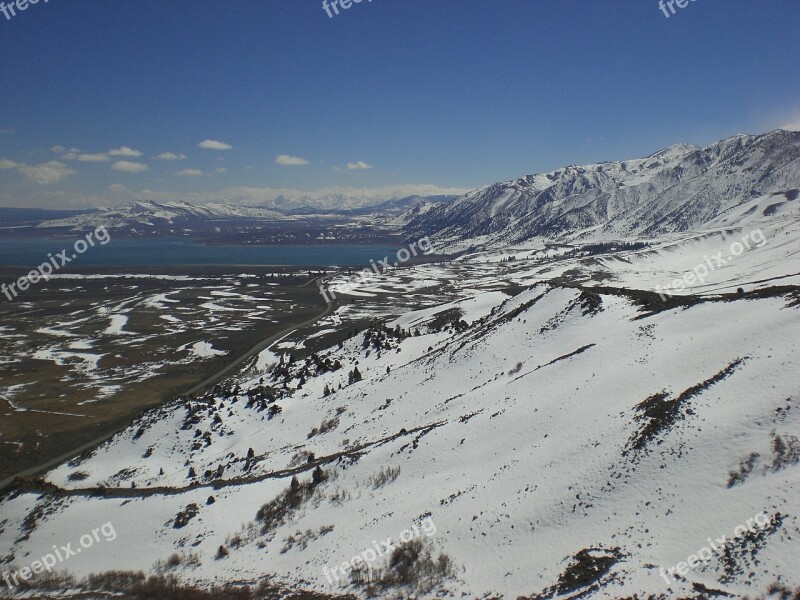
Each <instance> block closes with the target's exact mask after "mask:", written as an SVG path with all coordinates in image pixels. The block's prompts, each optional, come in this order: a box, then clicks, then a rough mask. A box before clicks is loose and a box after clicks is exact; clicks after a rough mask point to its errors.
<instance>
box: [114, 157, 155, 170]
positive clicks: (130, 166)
mask: <svg viewBox="0 0 800 600" xmlns="http://www.w3.org/2000/svg"><path fill="white" fill-rule="evenodd" d="M111 168H112V169H114V170H115V171H122V172H123V173H142V172H143V171H147V170H149V169H150V167H148V166H147V165H145V164H143V163H138V162H131V161H129V160H118V161H117V162H115V163H114V164H113V165H111Z"/></svg>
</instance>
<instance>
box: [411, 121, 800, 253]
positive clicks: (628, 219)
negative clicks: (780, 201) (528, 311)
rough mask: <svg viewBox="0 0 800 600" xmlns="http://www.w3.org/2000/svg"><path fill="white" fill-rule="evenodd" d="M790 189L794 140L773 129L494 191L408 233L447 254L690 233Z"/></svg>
mask: <svg viewBox="0 0 800 600" xmlns="http://www.w3.org/2000/svg"><path fill="white" fill-rule="evenodd" d="M798 187H800V132H796V131H795V132H791V131H785V130H780V129H779V130H776V131H773V132H771V133H767V134H764V135H756V136H749V135H737V136H735V137H732V138H729V139H726V140H722V141H720V142H717V143H715V144H712V145H710V146H708V147H707V148H698V147H695V146H690V145H685V144H679V145H675V146H671V147H669V148H666V149H665V150H662V151H660V152H656V153H655V154H653V155H651V156H648V157H646V158H640V159H633V160H626V161H619V162H606V163H600V164H594V165H586V166H569V167H565V168H562V169H558V170H556V171H552V172H550V173H541V174H538V175H528V176H527V177H522V178H520V179H516V180H513V181H506V182H501V183H495V184H494V185H490V186H488V187H486V188H482V189H479V190H475V191H472V192H469V193H467V194H465V195H463V196H461V197H459V198H458V199H456V200H454V201H452V202H449V203H446V204H443V205H440V206H436V207H432V208H430V209H429V210H426V211H420V212H419V214H417V215H410V222H409V224H408V226H407V232H408V234H409V236H410V237H414V236H417V237H418V236H420V235H429V236H431V237H435V238H436V239H438V240H439V241H440V243H441V244H442V245H443V246H446V247H448V248H450V249H451V250H458V249H465V248H467V247H470V246H484V247H489V248H491V247H501V246H502V245H504V244H516V243H520V242H522V241H525V240H531V239H549V240H562V241H564V240H578V239H581V240H589V239H592V240H607V239H620V238H629V237H633V236H645V237H646V236H654V235H657V234H663V233H670V232H679V231H687V230H691V229H697V228H700V227H702V226H703V225H704V224H705V223H706V222H708V221H710V220H711V219H714V218H715V217H717V216H718V215H720V214H722V213H724V212H725V211H729V210H733V209H735V207H736V206H738V205H740V204H741V203H743V202H746V201H748V200H751V199H753V198H754V197H757V196H765V195H768V194H770V193H773V192H783V191H786V190H789V189H794V188H798Z"/></svg>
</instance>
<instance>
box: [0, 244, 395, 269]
mask: <svg viewBox="0 0 800 600" xmlns="http://www.w3.org/2000/svg"><path fill="white" fill-rule="evenodd" d="M78 239H80V238H75V240H69V239H66V238H58V239H54V238H42V237H7V238H2V237H0V265H3V266H8V267H24V268H28V267H30V268H33V267H35V266H37V265H40V264H42V263H43V262H46V261H47V260H48V253H50V254H52V255H53V256H56V254H57V253H59V252H61V251H62V250H67V257H70V256H72V255H73V254H76V253H75V251H74V248H73V244H74V243H75V242H76V241H77V240H78ZM397 250H398V248H397V247H394V246H386V245H340V244H328V245H316V246H206V245H205V244H201V243H198V242H194V241H189V240H163V239H118V240H117V239H113V238H112V239H111V241H110V242H108V243H107V244H106V245H105V246H101V245H100V244H99V242H95V246H94V247H89V248H88V249H87V250H86V251H85V252H84V253H83V254H78V255H77V257H76V258H75V259H74V260H73V261H71V262H70V263H68V264H67V265H66V267H64V268H65V269H67V268H84V267H170V266H193V265H252V266H257V265H264V266H294V267H305V266H320V267H322V266H325V267H330V266H344V267H354V266H361V265H367V264H368V263H369V261H370V259H372V260H374V261H376V262H377V261H378V260H380V259H382V258H384V257H385V256H392V255H393V254H394V253H396V252H397ZM57 261H58V263H59V264H60V262H61V261H60V260H58V259H57Z"/></svg>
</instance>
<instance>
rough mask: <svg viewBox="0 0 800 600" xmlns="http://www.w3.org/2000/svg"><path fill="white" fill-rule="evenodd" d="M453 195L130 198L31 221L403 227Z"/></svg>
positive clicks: (142, 227)
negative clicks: (381, 221) (326, 202)
mask: <svg viewBox="0 0 800 600" xmlns="http://www.w3.org/2000/svg"><path fill="white" fill-rule="evenodd" d="M453 198H455V196H443V195H438V196H407V197H404V198H391V199H388V200H384V201H382V202H380V203H377V204H374V205H370V206H366V207H365V206H363V203H360V202H357V203H355V204H354V205H353V206H354V207H351V208H344V209H343V208H320V207H319V206H315V205H299V206H298V207H296V208H289V207H288V206H284V207H282V208H273V207H266V206H248V205H243V204H236V203H231V202H209V203H206V204H191V203H189V202H155V201H152V200H144V201H139V202H131V203H128V204H125V205H123V206H120V207H116V208H102V209H98V210H93V211H85V212H83V213H80V214H70V215H68V216H66V217H62V218H57V219H53V218H45V219H43V220H41V221H40V222H38V223H37V224H36V228H37V230H39V231H48V230H53V229H65V228H66V229H70V230H85V229H90V228H96V227H99V226H101V225H102V226H104V227H106V229H109V230H114V229H121V230H126V231H140V232H141V231H149V232H151V233H155V234H168V233H170V232H172V233H174V232H176V231H203V232H206V231H207V230H208V228H209V226H210V225H212V224H213V225H215V226H218V225H219V222H220V221H227V222H236V224H237V225H246V224H247V222H248V221H250V222H252V224H257V223H259V222H270V223H280V222H293V221H302V220H306V221H307V220H310V219H317V220H319V219H322V220H331V221H332V220H342V219H348V218H351V219H361V218H363V217H367V216H369V215H380V216H382V217H386V216H390V217H394V218H399V220H398V221H397V223H398V225H402V224H404V223H405V222H406V220H404V219H403V218H400V217H401V215H402V214H403V213H404V212H406V211H408V210H413V209H414V208H418V207H421V206H435V205H437V204H440V203H442V202H445V201H448V200H452V199H453ZM334 204H335V203H334ZM345 204H347V203H345ZM292 206H294V204H292ZM348 206H349V205H348ZM45 214H46V213H45Z"/></svg>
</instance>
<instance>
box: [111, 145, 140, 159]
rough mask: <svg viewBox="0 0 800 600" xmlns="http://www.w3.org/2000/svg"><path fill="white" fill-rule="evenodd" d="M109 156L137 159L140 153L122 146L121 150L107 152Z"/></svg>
mask: <svg viewBox="0 0 800 600" xmlns="http://www.w3.org/2000/svg"><path fill="white" fill-rule="evenodd" d="M108 155H109V156H125V157H128V158H139V157H140V156H141V155H142V153H141V152H139V151H138V150H134V149H133V148H128V147H127V146H122V147H121V148H116V149H114V150H109V151H108Z"/></svg>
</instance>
